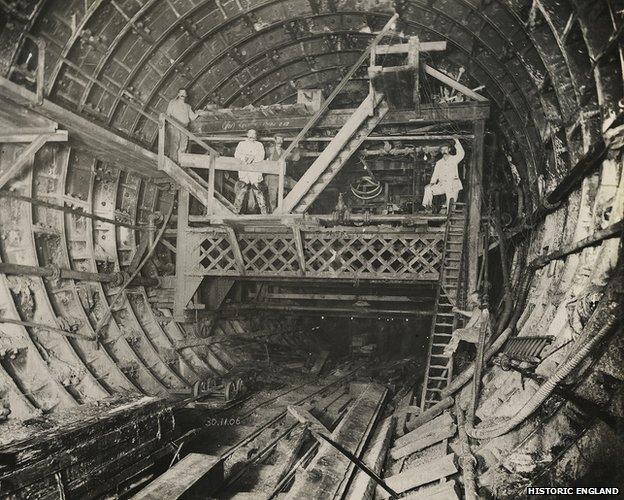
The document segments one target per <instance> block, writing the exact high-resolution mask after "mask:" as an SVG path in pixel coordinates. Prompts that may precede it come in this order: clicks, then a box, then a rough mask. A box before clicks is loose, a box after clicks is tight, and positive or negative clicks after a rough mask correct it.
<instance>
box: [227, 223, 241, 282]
mask: <svg viewBox="0 0 624 500" xmlns="http://www.w3.org/2000/svg"><path fill="white" fill-rule="evenodd" d="M225 230H226V232H227V235H228V239H229V240H230V246H231V247H232V253H233V254H234V259H235V260H236V267H238V272H239V273H240V274H241V276H244V275H245V261H244V259H243V254H242V252H241V249H240V246H239V244H238V238H237V237H236V232H235V231H234V228H232V227H230V226H226V228H225Z"/></svg>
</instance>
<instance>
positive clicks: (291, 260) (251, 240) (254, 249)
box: [239, 235, 299, 273]
mask: <svg viewBox="0 0 624 500" xmlns="http://www.w3.org/2000/svg"><path fill="white" fill-rule="evenodd" d="M239 245H240V249H241V253H242V255H243V261H244V262H245V271H251V272H259V273H264V272H267V273H271V272H272V273H279V272H296V271H298V270H299V263H298V261H297V250H296V248H295V242H294V240H293V238H292V237H286V236H285V235H284V236H274V237H267V236H266V235H245V236H244V237H241V238H240V239H239Z"/></svg>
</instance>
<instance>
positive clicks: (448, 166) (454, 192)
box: [422, 138, 465, 208]
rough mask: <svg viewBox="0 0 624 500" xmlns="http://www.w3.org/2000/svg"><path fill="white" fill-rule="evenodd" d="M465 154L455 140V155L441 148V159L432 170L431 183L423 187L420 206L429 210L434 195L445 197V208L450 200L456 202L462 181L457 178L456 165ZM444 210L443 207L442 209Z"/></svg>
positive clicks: (447, 148) (446, 148)
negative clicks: (423, 192)
mask: <svg viewBox="0 0 624 500" xmlns="http://www.w3.org/2000/svg"><path fill="white" fill-rule="evenodd" d="M464 155H465V152H464V148H463V147H462V145H461V143H460V142H459V140H457V138H455V154H454V155H452V154H451V150H450V148H449V147H448V146H444V147H443V148H442V158H440V159H439V160H438V161H437V162H436V164H435V167H434V169H433V175H432V176H431V181H430V182H429V184H427V185H426V186H425V194H424V196H423V201H422V204H423V206H424V207H425V208H430V207H431V205H432V203H433V197H434V196H435V195H439V194H444V195H446V203H445V205H444V206H445V207H448V205H449V203H450V201H451V200H454V201H457V196H458V195H459V192H460V191H461V190H462V188H463V185H462V181H461V180H460V178H459V172H458V165H459V162H460V161H462V159H463V158H464ZM443 208H444V207H443Z"/></svg>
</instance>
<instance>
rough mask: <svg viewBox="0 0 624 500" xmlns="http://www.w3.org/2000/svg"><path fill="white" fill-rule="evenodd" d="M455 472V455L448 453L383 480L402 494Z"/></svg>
mask: <svg viewBox="0 0 624 500" xmlns="http://www.w3.org/2000/svg"><path fill="white" fill-rule="evenodd" d="M456 472H457V466H456V465H455V454H453V453H450V454H448V455H446V456H444V457H442V458H438V459H435V460H430V461H428V462H426V463H425V464H423V465H420V466H417V467H412V468H410V469H407V470H405V471H403V472H401V473H399V474H395V475H394V476H390V477H386V478H384V479H385V480H386V482H387V483H388V486H390V487H391V488H392V489H393V490H395V491H396V492H398V493H403V492H404V491H407V490H411V489H413V488H417V487H418V486H422V485H423V484H427V483H431V482H433V481H437V480H438V479H443V478H445V477H446V476H450V475H452V474H455V473H456Z"/></svg>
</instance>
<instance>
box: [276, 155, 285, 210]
mask: <svg viewBox="0 0 624 500" xmlns="http://www.w3.org/2000/svg"><path fill="white" fill-rule="evenodd" d="M279 166H280V170H279V177H278V179H277V212H278V213H280V212H281V211H282V204H283V203H284V178H285V177H286V160H280V161H279Z"/></svg>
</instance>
